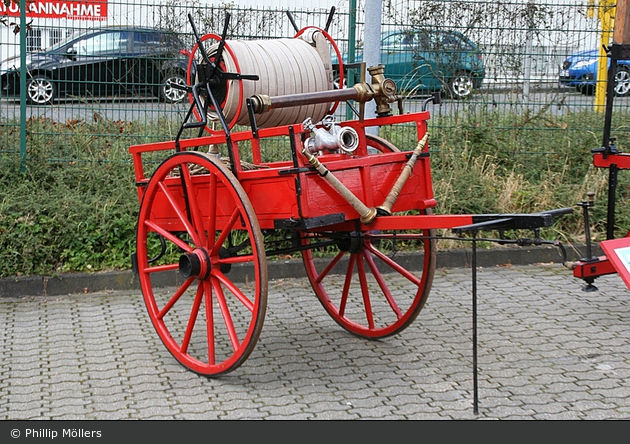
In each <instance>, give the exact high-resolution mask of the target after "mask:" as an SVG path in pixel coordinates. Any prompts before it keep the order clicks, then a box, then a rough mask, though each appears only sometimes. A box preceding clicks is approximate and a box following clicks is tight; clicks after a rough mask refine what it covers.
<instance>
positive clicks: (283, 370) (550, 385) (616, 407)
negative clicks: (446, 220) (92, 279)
mask: <svg viewBox="0 0 630 444" xmlns="http://www.w3.org/2000/svg"><path fill="white" fill-rule="evenodd" d="M596 284H597V286H598V287H599V290H598V291H596V292H585V291H583V290H582V283H581V281H579V280H577V279H576V278H574V277H573V276H572V274H571V272H570V271H569V270H567V269H566V268H564V267H563V266H562V265H559V264H553V263H549V264H539V265H524V266H503V267H496V266H495V267H480V268H479V270H478V274H477V288H478V294H477V298H478V301H477V316H478V317H477V340H478V345H477V353H478V364H477V377H478V398H477V399H478V413H477V414H475V412H474V411H473V404H474V385H473V364H472V355H473V354H472V352H473V346H472V338H471V337H472V336H471V332H472V316H471V313H472V303H471V286H472V282H471V269H470V268H440V269H439V270H438V272H437V274H436V278H435V281H434V284H433V287H432V292H431V295H430V297H429V300H428V302H427V305H426V306H425V308H424V310H423V311H422V312H421V313H420V316H419V317H418V319H417V320H416V321H415V322H414V323H413V324H412V325H411V326H410V327H409V328H408V329H406V330H405V331H403V332H402V333H401V334H399V335H397V336H394V337H391V338H387V339H384V340H378V341H368V340H364V339H361V338H357V337H355V336H352V335H350V334H349V333H347V332H345V331H344V330H342V329H341V328H340V327H339V326H338V325H337V324H336V323H335V322H334V321H333V320H332V319H331V318H330V317H329V316H328V315H327V314H326V312H325V311H324V310H323V308H322V307H321V306H320V304H319V302H318V301H317V299H316V297H315V296H314V294H313V292H312V291H311V289H310V286H309V284H308V281H307V280H306V279H305V278H284V279H274V280H272V281H270V284H269V290H270V295H269V306H268V310H267V316H266V319H265V325H264V328H263V332H262V335H261V338H260V340H259V342H258V344H257V346H256V349H255V350H254V352H253V353H252V355H251V356H250V357H249V359H248V360H247V361H245V363H244V364H243V365H242V366H241V367H239V368H238V369H236V370H235V371H233V372H232V373H230V374H228V375H226V376H223V377H220V378H218V379H207V378H205V377H202V376H199V375H196V374H194V373H192V372H190V371H188V370H187V369H185V368H184V367H182V366H181V365H179V364H178V363H177V362H176V361H175V360H174V358H172V357H171V355H170V354H169V352H168V351H167V350H166V349H165V347H164V346H163V345H162V343H161V342H160V340H159V338H158V336H157V335H156V334H155V332H154V330H153V327H152V325H151V323H150V320H149V318H148V316H147V314H146V309H145V307H144V303H143V300H142V295H141V293H140V291H138V290H122V291H121V290H117V291H100V292H95V293H90V294H74V295H59V296H34V297H31V296H26V297H20V298H16V297H3V298H0V332H1V335H2V343H3V347H2V349H1V350H0V371H1V372H2V375H3V377H2V379H1V380H0V418H1V419H3V420H13V419H55V420H112V419H148V420H154V419H155V420H157V419H161V420H163V419H182V420H200V419H227V420H230V419H267V420H303V419H305V420H330V419H335V420H361V419H367V420H374V419H378V420H442V419H443V420H460V419H464V420H467V419H480V420H484V419H485V420H492V419H495V420H499V419H502V420H525V419H530V420H573V419H576V420H577V419H583V420H601V419H628V418H630V378H629V376H630V313H629V311H628V301H629V299H630V292H629V291H628V289H627V288H626V286H625V285H624V283H623V281H622V280H621V278H620V277H619V276H618V275H609V276H604V277H601V278H599V279H598V280H597V281H596Z"/></svg>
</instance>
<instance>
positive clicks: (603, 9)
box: [595, 0, 616, 112]
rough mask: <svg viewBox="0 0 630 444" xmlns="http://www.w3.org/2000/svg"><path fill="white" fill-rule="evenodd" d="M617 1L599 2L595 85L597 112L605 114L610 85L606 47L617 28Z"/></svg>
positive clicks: (603, 0) (606, 0) (602, 0)
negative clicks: (597, 55)
mask: <svg viewBox="0 0 630 444" xmlns="http://www.w3.org/2000/svg"><path fill="white" fill-rule="evenodd" d="M615 9H616V0H599V8H598V14H597V16H598V18H599V26H600V44H599V60H598V61H597V81H596V83H595V110H597V111H600V112H603V111H604V109H605V104H606V88H607V87H606V85H607V83H608V56H607V55H606V52H605V51H604V45H605V46H606V47H608V46H610V39H611V37H612V32H613V29H614V27H615Z"/></svg>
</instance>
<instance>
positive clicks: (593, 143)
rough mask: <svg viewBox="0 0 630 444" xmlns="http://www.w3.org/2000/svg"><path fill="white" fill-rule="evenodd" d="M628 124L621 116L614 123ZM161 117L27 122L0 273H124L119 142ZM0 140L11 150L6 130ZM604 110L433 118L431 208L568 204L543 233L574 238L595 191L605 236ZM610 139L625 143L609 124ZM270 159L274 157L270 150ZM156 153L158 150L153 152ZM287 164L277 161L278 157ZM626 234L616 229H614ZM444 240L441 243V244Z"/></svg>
mask: <svg viewBox="0 0 630 444" xmlns="http://www.w3.org/2000/svg"><path fill="white" fill-rule="evenodd" d="M626 121H628V117H627V114H623V115H618V116H615V117H614V119H613V122H626ZM174 126H175V127H176V124H173V123H172V122H164V121H159V122H155V124H154V125H153V126H152V127H149V128H147V127H146V126H140V125H136V124H134V123H121V122H110V121H104V120H102V119H95V122H94V123H85V122H67V123H66V124H64V125H59V124H56V123H54V122H52V121H50V120H47V119H34V120H30V121H29V122H28V125H27V146H28V152H27V159H28V160H27V162H26V165H21V164H20V163H19V159H18V158H17V157H18V156H11V155H0V190H2V192H1V194H0V277H7V276H19V275H54V274H58V273H66V272H78V271H100V270H112V269H129V268H130V266H131V263H130V259H129V258H130V255H131V253H132V252H133V251H134V250H135V231H136V222H137V213H138V209H139V203H138V197H137V192H136V188H135V183H134V180H135V177H134V170H133V166H132V164H131V162H130V160H131V158H130V155H129V153H128V147H129V146H130V145H133V144H140V143H147V142H149V141H152V140H165V139H172V138H173V134H174V132H176V130H175V131H174V130H173V128H174ZM16 127H17V125H15V124H14V125H13V127H12V130H11V131H8V132H7V135H6V140H5V143H6V144H7V145H8V146H10V145H11V144H12V145H14V146H19V144H18V139H17V137H18V136H17V133H18V131H17V130H16ZM381 131H382V132H381V136H383V137H385V138H387V139H388V140H391V141H393V142H394V143H395V144H397V146H399V147H400V148H402V149H413V147H414V146H415V141H414V140H407V139H412V138H413V137H414V132H413V131H406V130H405V129H403V130H400V129H399V130H395V129H390V128H381ZM602 132H603V115H602V114H599V113H594V112H583V113H568V114H565V115H563V116H559V117H553V116H551V117H550V116H549V115H548V114H541V115H536V116H530V115H528V114H527V113H525V114H516V113H499V112H493V111H488V110H487V109H485V108H481V109H472V110H471V111H470V112H468V113H458V114H455V115H453V116H450V117H448V116H447V117H444V116H441V117H440V125H439V126H437V125H436V126H433V127H431V128H430V139H429V140H430V148H431V153H432V154H431V164H432V173H433V184H434V191H435V195H436V199H437V201H438V207H437V208H436V211H437V212H438V213H442V214H475V213H532V212H537V211H544V210H550V209H555V208H563V207H573V208H576V211H574V213H573V214H571V215H567V216H563V217H560V218H557V221H556V223H555V224H554V225H553V227H551V228H548V229H545V230H543V232H542V235H543V236H544V237H545V238H548V239H556V238H559V239H561V240H562V241H566V242H577V243H583V242H584V240H585V239H584V234H583V233H584V227H583V225H582V224H583V222H582V214H581V209H578V208H577V207H576V204H577V203H578V202H581V201H583V200H584V199H585V198H586V193H587V191H594V192H595V194H596V205H595V207H594V208H593V209H592V216H591V220H592V222H593V224H592V227H591V233H592V235H593V238H594V239H595V240H603V239H604V238H605V225H604V224H605V220H606V198H607V196H606V193H607V184H608V180H607V179H608V171H607V170H601V169H595V168H594V167H593V166H592V155H591V149H592V148H597V147H599V146H600V145H601V140H600V138H601V134H602ZM613 133H614V134H615V136H616V137H617V146H618V147H620V149H621V150H623V147H627V146H628V144H629V142H630V140H628V139H629V138H630V137H629V135H628V131H627V129H626V128H624V127H615V128H613ZM268 149H269V153H265V156H267V157H266V158H265V160H269V159H268V157H269V156H274V155H277V154H276V153H278V152H283V155H286V149H285V150H282V149H280V147H279V146H275V145H274V146H270V147H269V148H268ZM159 154H160V155H161V156H162V158H163V157H164V155H166V154H165V153H159ZM285 160H286V159H285ZM629 191H630V182H629V179H628V177H627V174H624V172H623V171H622V172H620V174H619V185H618V195H617V208H618V211H617V225H618V227H619V231H621V230H623V229H624V228H625V229H626V230H627V227H629V226H630V220H629V218H630V216H629V215H628V214H626V213H627V212H625V211H624V209H625V208H627V207H628V200H629V199H628V198H629V196H628V193H629ZM620 234H622V235H625V232H623V233H620ZM443 245H444V246H445V247H448V246H449V244H448V243H445V244H443Z"/></svg>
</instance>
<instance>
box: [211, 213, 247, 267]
mask: <svg viewBox="0 0 630 444" xmlns="http://www.w3.org/2000/svg"><path fill="white" fill-rule="evenodd" d="M240 214H241V212H240V210H239V208H238V207H237V208H235V209H234V211H233V212H232V215H231V216H230V219H229V220H228V222H227V224H225V228H224V229H223V230H222V231H221V234H219V237H218V238H217V239H216V240H215V241H214V245H213V247H212V252H211V253H210V254H212V255H215V254H218V252H219V249H220V248H221V246H222V245H223V243H224V242H225V240H226V239H227V237H228V235H229V234H230V232H231V230H232V227H233V226H234V223H235V222H236V220H237V219H238V217H239V215H240Z"/></svg>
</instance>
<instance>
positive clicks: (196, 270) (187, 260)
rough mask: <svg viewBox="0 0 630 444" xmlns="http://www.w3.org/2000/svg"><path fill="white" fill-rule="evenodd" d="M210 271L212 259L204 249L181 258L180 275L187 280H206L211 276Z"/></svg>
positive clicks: (183, 255)
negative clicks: (192, 278) (191, 278)
mask: <svg viewBox="0 0 630 444" xmlns="http://www.w3.org/2000/svg"><path fill="white" fill-rule="evenodd" d="M210 269H211V266H210V258H209V256H208V252H207V251H206V250H204V249H196V250H194V251H193V252H192V253H186V254H182V255H181V256H180V257H179V274H181V275H182V276H183V277H184V278H186V279H188V278H189V277H196V278H199V279H206V278H208V276H210Z"/></svg>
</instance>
